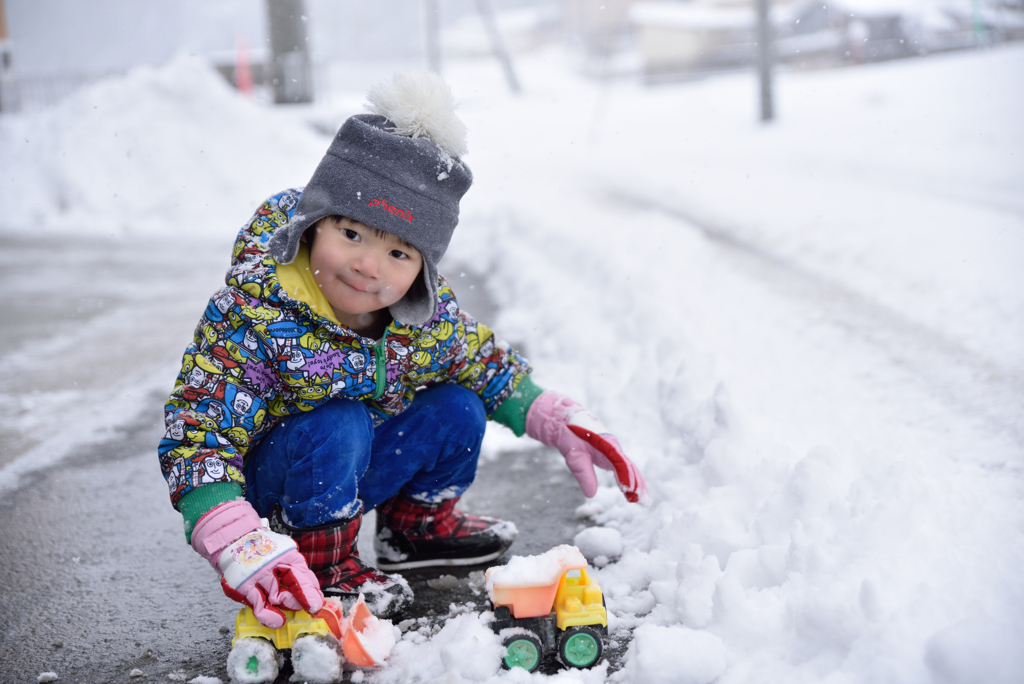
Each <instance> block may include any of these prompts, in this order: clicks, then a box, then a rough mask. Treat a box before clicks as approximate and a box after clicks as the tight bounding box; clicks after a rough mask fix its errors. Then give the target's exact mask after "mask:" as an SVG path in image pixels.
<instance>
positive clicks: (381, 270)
mask: <svg viewBox="0 0 1024 684" xmlns="http://www.w3.org/2000/svg"><path fill="white" fill-rule="evenodd" d="M314 230H315V231H316V235H315V237H314V238H313V246H312V248H311V249H310V252H309V267H310V269H311V270H312V271H313V279H314V280H316V283H317V285H319V286H320V290H321V291H322V292H323V293H324V296H325V297H327V301H328V302H329V303H330V305H331V308H332V309H334V314H335V316H336V317H337V318H338V321H339V322H340V323H342V324H343V325H348V326H350V327H354V328H357V329H358V328H359V327H360V323H361V322H362V321H364V320H365V319H364V318H363V315H364V314H368V313H371V312H374V311H378V310H380V309H385V308H387V307H388V306H390V305H392V304H394V303H395V302H397V301H398V300H399V299H401V298H402V297H404V296H405V293H406V292H408V291H409V288H410V287H411V286H412V284H413V283H414V282H415V281H416V278H417V277H419V275H420V269H421V268H422V267H423V257H422V256H421V255H420V253H419V251H418V250H417V249H416V248H415V247H412V246H411V245H408V244H406V243H405V242H403V241H402V240H400V239H399V238H397V237H395V236H394V235H391V234H390V233H381V232H378V231H377V230H375V229H373V228H371V227H369V226H367V225H364V224H362V223H359V222H358V221H353V220H351V219H348V218H342V219H334V218H330V217H329V218H325V219H322V220H320V221H319V222H317V224H316V226H315V227H314Z"/></svg>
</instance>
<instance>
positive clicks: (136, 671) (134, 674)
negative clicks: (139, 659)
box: [128, 667, 146, 679]
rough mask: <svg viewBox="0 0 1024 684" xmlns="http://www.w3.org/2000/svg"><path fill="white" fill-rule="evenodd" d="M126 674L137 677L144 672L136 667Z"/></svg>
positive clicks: (144, 674)
mask: <svg viewBox="0 0 1024 684" xmlns="http://www.w3.org/2000/svg"><path fill="white" fill-rule="evenodd" d="M128 676H129V677H132V678H133V679H137V678H139V677H145V676H146V673H145V672H143V671H142V670H140V669H139V668H137V667H136V668H134V669H133V670H132V671H131V672H129V673H128Z"/></svg>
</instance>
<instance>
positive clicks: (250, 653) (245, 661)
mask: <svg viewBox="0 0 1024 684" xmlns="http://www.w3.org/2000/svg"><path fill="white" fill-rule="evenodd" d="M252 658H255V659H256V661H257V662H258V663H259V667H258V668H257V670H256V671H255V672H253V671H251V670H250V669H249V661H250V659H252ZM282 662H283V659H282V657H281V654H280V653H279V652H278V651H277V649H276V648H274V646H273V644H271V643H270V642H268V641H266V640H265V639H256V638H249V639H239V640H238V641H236V642H235V643H234V645H232V647H231V652H230V653H228V662H227V670H228V678H229V679H230V680H231V681H232V682H233V683H234V684H262V683H263V682H268V681H273V680H274V677H276V676H277V672H278V670H279V669H280V667H281V664H282ZM268 677H269V679H268Z"/></svg>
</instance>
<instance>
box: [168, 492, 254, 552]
mask: <svg viewBox="0 0 1024 684" xmlns="http://www.w3.org/2000/svg"><path fill="white" fill-rule="evenodd" d="M241 497H242V485H240V484H238V483H237V482H211V483H210V484H205V485H203V486H202V487H196V488H195V489H193V490H192V491H191V492H189V493H188V494H186V495H185V496H183V497H181V498H180V499H178V506H177V508H178V512H180V513H181V517H182V518H184V519H185V541H187V542H188V543H189V544H191V543H192V529H193V528H194V527H195V526H196V523H197V522H199V519H200V518H202V517H203V516H204V515H206V514H207V513H208V512H209V511H212V510H213V509H214V508H216V507H217V506H220V505H221V504H222V503H227V502H228V501H234V500H235V499H240V498H241Z"/></svg>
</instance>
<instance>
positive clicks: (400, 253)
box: [388, 249, 409, 259]
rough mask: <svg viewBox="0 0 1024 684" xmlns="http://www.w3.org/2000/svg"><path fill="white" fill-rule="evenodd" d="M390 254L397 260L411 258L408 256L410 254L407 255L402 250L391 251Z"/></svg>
mask: <svg viewBox="0 0 1024 684" xmlns="http://www.w3.org/2000/svg"><path fill="white" fill-rule="evenodd" d="M388 253H389V254H390V255H391V256H393V257H394V258H396V259H408V258H409V255H408V254H406V253H405V252H403V251H402V250H400V249H393V250H391V251H390V252H388Z"/></svg>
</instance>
